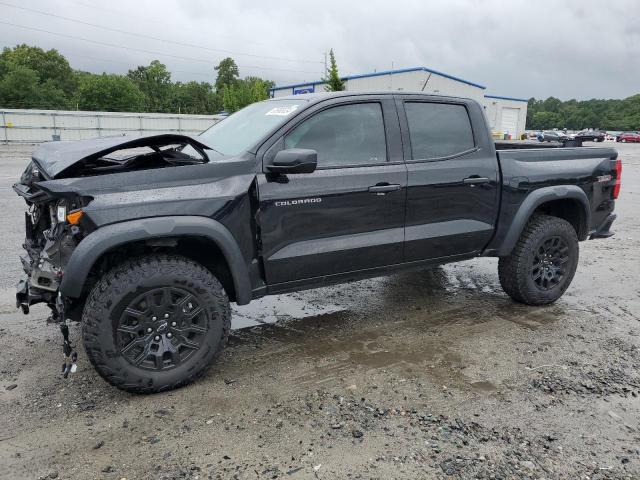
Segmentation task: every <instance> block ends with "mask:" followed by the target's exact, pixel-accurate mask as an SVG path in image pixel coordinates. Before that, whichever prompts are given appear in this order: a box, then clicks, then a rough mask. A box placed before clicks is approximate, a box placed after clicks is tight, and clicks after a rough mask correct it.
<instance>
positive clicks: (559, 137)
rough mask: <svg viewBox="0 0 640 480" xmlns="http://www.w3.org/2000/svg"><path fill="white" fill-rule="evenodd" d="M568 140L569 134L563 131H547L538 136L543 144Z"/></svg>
mask: <svg viewBox="0 0 640 480" xmlns="http://www.w3.org/2000/svg"><path fill="white" fill-rule="evenodd" d="M567 138H568V137H567V134H566V133H564V132H563V131H561V130H545V131H544V132H541V133H540V134H539V135H538V140H539V141H541V142H564V141H565V140H567Z"/></svg>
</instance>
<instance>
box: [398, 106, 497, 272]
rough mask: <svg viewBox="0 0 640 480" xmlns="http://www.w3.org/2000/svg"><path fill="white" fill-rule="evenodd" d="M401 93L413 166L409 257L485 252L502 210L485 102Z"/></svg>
mask: <svg viewBox="0 0 640 480" xmlns="http://www.w3.org/2000/svg"><path fill="white" fill-rule="evenodd" d="M396 98H397V103H398V107H399V113H400V123H401V128H402V134H403V144H404V147H405V150H404V151H405V160H406V162H407V170H408V183H407V216H406V230H405V261H407V262H409V261H415V260H424V259H434V258H444V257H450V256H455V255H468V256H471V255H474V254H475V253H478V252H480V251H481V250H482V249H483V248H484V246H485V245H486V244H487V242H488V241H489V239H490V238H491V236H492V234H493V231H494V226H495V223H496V218H497V214H498V162H497V158H496V154H495V148H493V144H490V143H489V135H488V131H487V127H486V121H485V119H484V115H483V113H482V111H481V110H480V107H479V106H478V105H477V104H475V103H474V102H472V101H468V100H463V99H460V100H454V99H446V100H445V99H442V98H437V97H427V98H425V97H423V96H420V97H419V96H397V97H396ZM472 119H473V122H472Z"/></svg>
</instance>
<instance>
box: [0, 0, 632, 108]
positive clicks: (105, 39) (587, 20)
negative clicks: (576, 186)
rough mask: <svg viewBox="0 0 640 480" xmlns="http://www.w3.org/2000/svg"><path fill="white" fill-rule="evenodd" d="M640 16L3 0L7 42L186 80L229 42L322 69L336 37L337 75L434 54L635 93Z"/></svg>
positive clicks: (291, 74)
mask: <svg viewBox="0 0 640 480" xmlns="http://www.w3.org/2000/svg"><path fill="white" fill-rule="evenodd" d="M11 5H13V6H18V7H21V8H14V7H12V6H11ZM61 17H64V18H61ZM639 20H640V1H639V0H608V1H602V0H593V1H592V0H567V1H559V0H556V1H548V0H502V1H498V0H448V1H447V0H442V1H436V0H392V1H389V0H386V1H384V0H363V1H355V0H353V1H349V0H321V1H313V2H311V1H300V0H298V1H295V2H293V1H288V0H280V1H278V0H270V1H259V0H229V1H218V0H182V1H178V0H110V1H109V2H104V1H103V0H100V1H97V0H29V1H24V0H0V47H5V46H9V47H12V46H15V45H16V44H19V43H27V44H30V45H37V46H39V47H42V48H44V49H50V48H55V49H57V50H58V51H60V52H61V53H62V54H64V55H65V56H66V57H67V58H68V59H69V61H70V63H71V66H72V67H73V68H76V69H82V70H87V71H90V72H94V73H102V72H107V73H126V72H127V70H129V69H132V68H135V67H136V66H137V65H146V64H148V63H149V62H151V60H154V59H158V60H160V61H161V62H162V63H164V64H166V65H167V67H168V68H169V70H170V71H171V72H172V78H173V80H176V81H177V80H180V81H188V80H197V81H208V82H213V81H214V80H215V72H214V68H213V67H214V66H215V65H217V64H218V62H219V61H220V60H221V59H223V58H225V57H227V56H231V57H232V58H234V59H235V61H236V63H237V64H238V66H239V69H240V75H241V76H243V77H244V76H247V75H257V76H260V77H263V78H267V79H270V80H273V81H275V82H276V84H277V85H286V84H290V83H299V82H303V81H311V80H317V79H319V78H321V77H322V76H323V72H324V58H325V53H326V52H327V51H328V50H329V49H330V48H333V50H334V52H335V55H336V60H337V63H338V68H339V71H340V74H341V75H351V74H359V73H367V72H373V71H381V70H389V69H392V68H406V67H415V66H425V67H428V68H432V69H435V70H439V71H442V72H446V73H448V74H450V75H454V76H457V77H460V78H463V79H466V80H470V81H472V82H475V83H480V84H482V85H485V86H487V90H486V93H487V94H493V95H502V96H513V97H518V98H530V97H536V98H546V97H548V96H555V97H558V98H560V99H562V100H568V99H571V98H576V99H590V98H625V97H627V96H630V95H634V94H637V93H640V21H639ZM25 27H26V28H25Z"/></svg>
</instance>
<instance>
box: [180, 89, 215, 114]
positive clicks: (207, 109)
mask: <svg viewBox="0 0 640 480" xmlns="http://www.w3.org/2000/svg"><path fill="white" fill-rule="evenodd" d="M169 110H171V111H172V112H177V113H191V114H194V115H205V114H207V113H212V112H219V111H220V110H222V99H221V97H220V95H216V93H215V92H214V91H213V87H212V85H211V84H210V83H206V82H200V83H198V82H187V83H182V82H177V83H175V84H174V85H173V90H172V96H171V99H170V107H169Z"/></svg>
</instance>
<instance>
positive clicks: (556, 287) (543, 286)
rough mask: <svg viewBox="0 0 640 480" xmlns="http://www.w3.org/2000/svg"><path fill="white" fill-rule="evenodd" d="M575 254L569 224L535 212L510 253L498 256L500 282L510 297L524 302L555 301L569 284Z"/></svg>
mask: <svg viewBox="0 0 640 480" xmlns="http://www.w3.org/2000/svg"><path fill="white" fill-rule="evenodd" d="M578 256H579V247H578V237H577V235H576V232H575V230H574V228H573V227H572V226H571V224H570V223H569V222H567V221H566V220H564V219H562V218H557V217H551V216H547V215H537V216H535V217H533V218H532V219H531V220H530V221H529V223H528V224H527V226H526V227H525V229H524V230H523V232H522V234H521V235H520V238H519V239H518V242H517V243H516V246H515V247H514V249H513V251H512V252H511V254H510V255H508V256H505V257H500V260H499V262H498V274H499V277H500V284H501V285H502V288H503V290H504V291H505V292H506V293H507V294H508V295H509V296H510V297H511V298H513V299H514V300H516V301H518V302H522V303H526V304H527V305H546V304H548V303H552V302H555V301H556V300H557V299H558V298H560V297H561V296H562V294H563V293H564V292H565V291H566V289H567V288H569V285H570V284H571V281H572V280H573V276H574V274H575V272H576V268H577V266H578Z"/></svg>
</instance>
